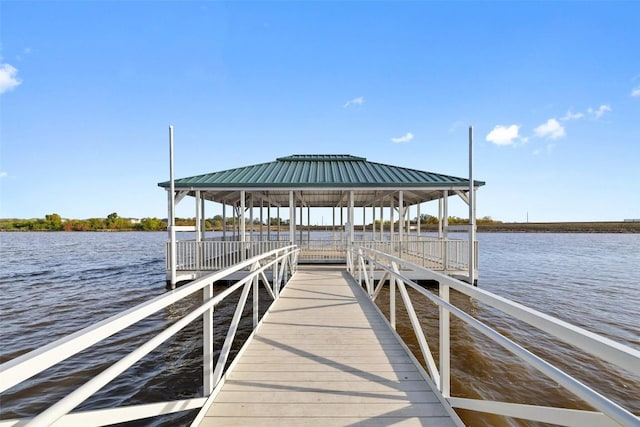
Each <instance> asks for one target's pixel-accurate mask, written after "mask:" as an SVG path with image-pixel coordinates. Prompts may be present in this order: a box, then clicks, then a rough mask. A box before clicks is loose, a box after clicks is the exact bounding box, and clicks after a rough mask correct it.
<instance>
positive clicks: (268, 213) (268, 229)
mask: <svg viewBox="0 0 640 427" xmlns="http://www.w3.org/2000/svg"><path fill="white" fill-rule="evenodd" d="M267 236H268V237H267V240H269V241H271V203H268V204H267Z"/></svg>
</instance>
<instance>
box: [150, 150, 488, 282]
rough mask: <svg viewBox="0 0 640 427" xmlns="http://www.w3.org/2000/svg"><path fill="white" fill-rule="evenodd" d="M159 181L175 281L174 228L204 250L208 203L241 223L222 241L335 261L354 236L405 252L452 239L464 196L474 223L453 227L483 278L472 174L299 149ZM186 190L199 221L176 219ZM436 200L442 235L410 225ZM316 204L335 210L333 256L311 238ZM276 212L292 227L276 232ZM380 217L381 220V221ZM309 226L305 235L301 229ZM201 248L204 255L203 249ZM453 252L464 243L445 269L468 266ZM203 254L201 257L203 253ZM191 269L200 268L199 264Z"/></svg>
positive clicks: (177, 263)
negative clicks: (457, 205)
mask: <svg viewBox="0 0 640 427" xmlns="http://www.w3.org/2000/svg"><path fill="white" fill-rule="evenodd" d="M158 185H159V186H160V187H163V188H165V189H166V190H167V192H168V197H169V203H168V205H169V209H168V210H169V212H168V214H169V224H168V231H169V245H168V251H167V252H168V253H167V266H168V274H170V275H171V281H172V283H175V280H177V275H176V273H175V271H176V269H181V265H183V264H184V262H182V263H181V262H180V260H179V258H180V255H179V254H178V253H177V250H176V244H177V240H176V232H180V231H191V232H195V239H192V240H190V242H193V243H190V244H192V245H195V247H196V248H200V247H201V246H202V242H205V241H207V240H211V239H206V236H205V227H204V222H205V201H210V202H216V203H217V204H219V205H221V206H222V210H221V214H222V217H223V223H224V224H225V225H226V222H227V211H228V209H229V208H231V211H232V216H233V218H234V224H235V226H234V227H233V228H232V230H233V231H232V232H231V233H230V232H229V231H228V230H227V228H226V227H225V228H223V232H222V236H220V237H219V238H218V239H217V240H220V241H230V240H231V241H236V242H243V243H251V242H271V241H276V242H285V243H287V244H296V245H299V246H300V247H301V249H302V251H301V260H302V261H304V260H305V259H307V260H308V261H314V260H315V261H316V262H318V261H321V260H323V259H325V260H331V261H332V262H335V261H336V260H339V259H340V256H339V255H338V256H337V257H336V256H335V254H336V253H337V254H339V253H340V250H343V251H344V249H345V246H348V245H351V244H353V243H354V242H358V243H359V244H371V243H372V242H395V243H397V245H396V246H393V248H394V249H395V250H398V247H399V248H400V250H399V252H398V253H399V255H400V256H402V254H403V253H409V252H408V251H409V250H410V248H411V242H415V241H417V240H423V241H426V240H428V241H438V242H443V243H444V242H449V241H450V239H449V236H448V232H449V231H452V230H454V227H450V226H449V224H448V223H447V218H448V216H449V215H448V203H447V201H448V199H449V198H450V197H452V196H454V197H460V198H461V199H462V200H464V202H465V203H467V204H468V205H469V206H470V209H469V212H470V218H469V224H468V225H464V226H460V225H458V226H456V227H455V231H467V232H468V239H465V240H468V242H469V245H468V250H467V251H466V252H467V255H466V256H467V260H466V263H465V264H468V267H467V268H468V270H469V274H468V277H467V279H471V280H472V281H473V280H474V278H475V277H477V275H476V274H475V270H476V268H477V254H476V250H475V244H474V241H475V203H474V200H475V191H476V190H477V188H478V187H480V186H482V185H484V182H481V181H474V182H473V185H472V186H471V185H470V183H469V179H467V178H458V177H454V176H449V175H443V174H437V173H433V172H426V171H420V170H415V169H410V168H403V167H398V166H391V165H387V164H382V163H376V162H371V161H368V160H367V159H365V158H363V157H356V156H352V155H347V154H297V155H291V156H287V157H280V158H277V159H276V160H275V161H272V162H268V163H260V164H256V165H250V166H245V167H240V168H234V169H228V170H223V171H219V172H213V173H208V174H204V175H197V176H192V177H188V178H180V179H175V180H174V182H173V193H172V191H171V190H172V189H171V187H172V183H171V181H167V182H161V183H159V184H158ZM470 195H471V197H470ZM186 196H191V197H194V198H195V200H196V203H195V218H196V221H195V224H196V225H195V226H193V227H184V226H182V227H179V226H176V225H175V205H176V204H177V203H179V202H180V201H181V200H183V199H184V198H185V197H186ZM435 200H438V232H437V236H433V235H432V236H430V237H427V236H422V234H421V233H422V232H421V229H420V221H418V222H417V224H416V225H415V226H414V227H410V212H411V211H413V212H415V214H416V216H417V217H418V218H420V209H421V205H422V204H423V203H426V202H430V201H435ZM317 208H324V211H323V212H325V211H326V210H327V209H330V210H331V215H330V216H331V222H329V221H327V224H326V225H327V227H326V230H331V231H332V236H333V238H332V239H330V240H332V241H333V243H334V244H333V245H331V251H332V253H333V254H334V256H328V254H327V251H324V252H323V248H324V249H326V247H327V245H326V242H325V244H323V245H317V244H316V245H314V239H312V238H311V234H310V231H309V229H310V228H311V227H309V226H310V225H311V224H310V222H311V220H310V218H311V210H312V209H317ZM218 209H219V206H218ZM274 210H275V215H276V217H277V218H280V214H281V213H283V212H282V210H284V213H285V214H286V213H287V211H288V218H289V224H288V230H286V231H283V232H281V227H275V228H276V230H275V232H274V230H272V224H271V221H270V220H269V219H270V218H271V217H272V216H273V213H274ZM265 214H266V218H267V223H266V224H265V218H264V216H265ZM305 214H306V215H305ZM305 216H306V222H305ZM323 218H324V216H323ZM377 221H379V224H380V225H379V226H377V225H376V222H377ZM386 221H389V227H388V229H387V230H383V224H384V223H385V222H386ZM323 222H324V221H323ZM396 222H397V226H396ZM256 225H257V228H256ZM305 225H306V226H307V227H306V233H303V231H302V228H303V227H304V226H305ZM457 241H458V242H460V241H461V240H457ZM457 245H458V246H459V244H457ZM422 246H424V245H422ZM195 251H197V252H200V253H202V252H203V251H204V250H199V249H195ZM318 251H320V252H321V253H323V255H324V256H321V257H319V258H315V259H314V254H316V255H317V254H318ZM455 251H457V252H460V249H459V248H457V249H455V250H454V251H452V250H451V249H448V248H446V247H445V248H444V249H439V252H440V255H439V256H440V258H443V259H441V260H440V264H441V265H442V268H440V269H441V270H444V271H447V270H448V269H450V270H458V271H459V270H462V268H460V267H461V266H458V267H456V268H451V266H452V264H451V260H447V259H446V258H447V254H450V253H452V252H455ZM187 252H189V253H191V252H193V251H187ZM463 252H464V251H463ZM305 256H307V257H306V258H305ZM432 256H433V254H431V255H428V254H424V253H423V254H422V257H423V258H424V257H432ZM198 258H202V256H201V255H199V256H198ZM449 258H450V257H449ZM200 264H203V263H201V262H200ZM188 269H189V270H190V271H192V270H194V268H193V266H191V267H189V268H188ZM209 269H211V268H204V269H203V268H201V266H200V267H198V268H195V270H209ZM194 277H196V276H194Z"/></svg>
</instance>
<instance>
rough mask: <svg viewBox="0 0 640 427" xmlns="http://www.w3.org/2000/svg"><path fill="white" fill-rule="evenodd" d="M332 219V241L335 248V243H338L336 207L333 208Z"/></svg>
mask: <svg viewBox="0 0 640 427" xmlns="http://www.w3.org/2000/svg"><path fill="white" fill-rule="evenodd" d="M331 217H332V219H331V220H332V222H333V223H332V225H331V239H332V240H333V242H334V243H333V244H334V246H335V241H336V207H335V206H333V207H332V208H331Z"/></svg>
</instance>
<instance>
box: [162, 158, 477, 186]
mask: <svg viewBox="0 0 640 427" xmlns="http://www.w3.org/2000/svg"><path fill="white" fill-rule="evenodd" d="M468 182H469V181H468V179H466V178H457V177H453V176H449V175H442V174H437V173H433V172H425V171H419V170H415V169H408V168H402V167H398V166H391V165H386V164H382V163H375V162H369V161H367V159H365V158H364V157H355V156H351V155H348V154H296V155H292V156H287V157H280V158H278V159H276V160H275V161H273V162H269V163H261V164H257V165H252V166H245V167H241V168H235V169H229V170H225V171H220V172H213V173H209V174H205V175H198V176H192V177H188V178H180V179H176V180H175V186H176V188H185V187H193V188H195V187H200V188H206V187H212V188H213V187H217V188H220V187H253V188H255V187H372V186H394V187H436V186H438V187H439V186H458V187H460V186H464V185H466V186H468ZM475 184H476V185H477V186H481V185H484V182H482V181H475ZM158 185H159V186H161V187H169V185H170V184H169V182H161V183H160V184H158Z"/></svg>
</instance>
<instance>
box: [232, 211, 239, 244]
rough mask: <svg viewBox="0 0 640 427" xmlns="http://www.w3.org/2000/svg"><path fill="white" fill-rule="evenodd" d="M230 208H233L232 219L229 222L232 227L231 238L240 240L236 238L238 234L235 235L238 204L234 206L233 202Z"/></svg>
mask: <svg viewBox="0 0 640 427" xmlns="http://www.w3.org/2000/svg"><path fill="white" fill-rule="evenodd" d="M232 210H233V219H232V222H231V227H232V231H233V240H234V241H236V242H237V241H239V240H240V239H239V238H238V235H237V232H238V230H237V228H238V216H239V213H238V206H236V205H235V204H234V205H233V206H232Z"/></svg>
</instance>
